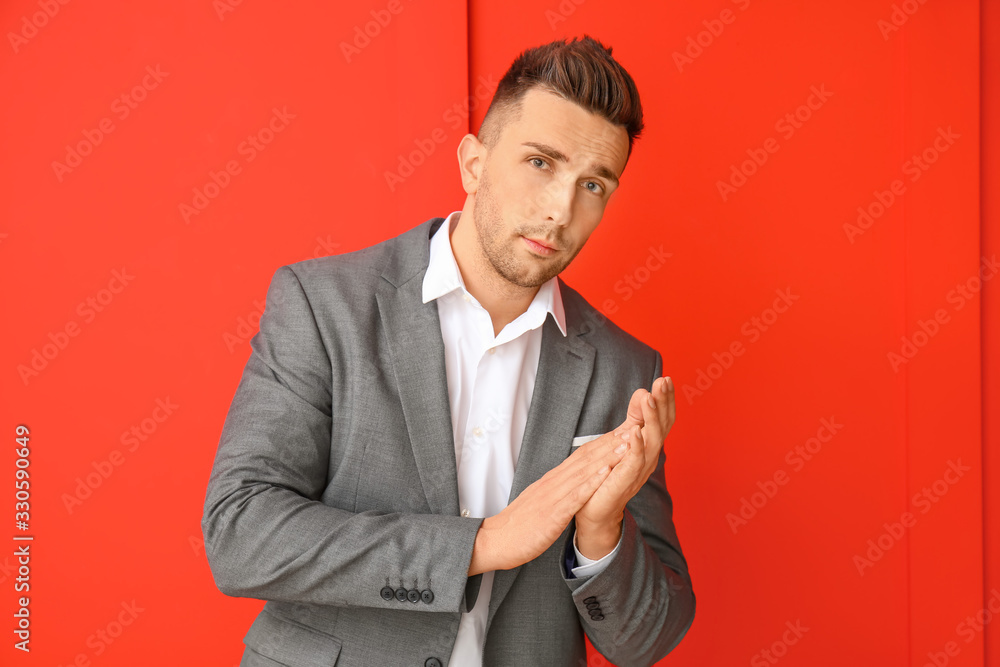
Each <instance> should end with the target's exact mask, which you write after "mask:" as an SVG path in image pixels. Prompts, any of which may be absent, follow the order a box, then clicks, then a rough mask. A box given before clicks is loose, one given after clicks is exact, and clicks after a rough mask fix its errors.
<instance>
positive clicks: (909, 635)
mask: <svg viewBox="0 0 1000 667" xmlns="http://www.w3.org/2000/svg"><path fill="white" fill-rule="evenodd" d="M899 37H900V49H899V51H900V73H901V76H900V82H901V85H900V88H901V90H900V107H901V108H900V116H901V117H902V122H901V123H900V124H899V125H900V128H901V129H902V135H903V136H902V146H901V148H902V152H903V153H904V154H905V151H906V130H907V123H908V122H909V119H908V118H907V116H906V31H905V30H900V35H899ZM902 205H903V206H902V208H903V211H902V213H903V221H902V222H903V225H902V226H903V335H904V336H905V335H906V327H907V323H908V322H909V318H908V317H907V299H908V298H909V294H910V290H909V274H908V272H907V269H908V262H907V261H906V260H907V253H908V252H909V247H908V245H907V234H906V231H907V227H908V224H907V223H908V220H909V218H908V217H907V215H906V201H903V202H902ZM904 366H905V367H904V368H903V470H904V474H903V490H904V496H903V508H904V510H905V509H907V508H908V507H909V505H908V501H909V498H910V475H911V474H913V467H912V466H911V465H910V447H911V443H910V369H909V366H908V365H904ZM910 547H911V540H906V544H905V548H906V664H908V665H912V664H913V595H912V590H913V550H912V549H911V548H910Z"/></svg>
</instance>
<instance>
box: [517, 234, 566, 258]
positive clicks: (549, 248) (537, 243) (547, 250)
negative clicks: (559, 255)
mask: <svg viewBox="0 0 1000 667" xmlns="http://www.w3.org/2000/svg"><path fill="white" fill-rule="evenodd" d="M521 238H523V239H524V241H525V243H527V245H528V247H529V248H531V249H532V250H534V251H535V252H537V253H540V254H542V255H550V254H552V253H554V252H555V251H556V250H558V248H556V247H555V246H554V245H553V244H551V243H549V242H548V241H542V240H536V239H532V238H528V237H527V236H522V237H521Z"/></svg>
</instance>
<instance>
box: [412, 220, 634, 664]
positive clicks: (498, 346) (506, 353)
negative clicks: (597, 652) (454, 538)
mask: <svg viewBox="0 0 1000 667" xmlns="http://www.w3.org/2000/svg"><path fill="white" fill-rule="evenodd" d="M461 213H462V212H461V211H454V212H453V213H451V214H450V215H449V216H448V217H447V218H446V219H445V221H444V222H443V223H442V224H441V226H440V227H439V228H438V230H437V231H436V232H435V234H434V236H433V237H432V238H431V241H430V263H429V265H428V267H427V272H426V274H425V275H424V281H423V302H424V303H428V302H429V301H431V300H434V299H437V307H438V316H439V318H440V321H441V335H442V337H443V338H444V352H445V367H446V372H447V378H448V397H449V399H450V403H451V420H452V431H453V433H454V437H455V461H456V464H457V469H458V499H459V505H460V507H461V513H462V516H467V517H483V518H485V517H489V516H493V515H494V514H498V513H499V512H500V511H501V510H502V509H503V508H504V507H506V506H507V498H508V497H509V496H510V487H511V484H512V482H513V480H514V468H515V466H516V465H517V457H518V454H519V452H520V450H521V437H522V436H523V435H524V427H525V424H526V423H527V419H528V407H529V406H530V405H531V395H532V393H533V390H534V386H535V373H536V372H537V370H538V356H539V352H540V351H541V344H542V325H543V324H544V323H545V320H546V318H547V317H548V314H549V313H552V317H553V318H554V319H555V321H556V323H557V324H558V325H559V330H560V331H561V332H562V335H563V336H565V335H566V316H565V313H564V312H563V303H562V296H561V294H560V292H559V283H558V282H557V280H556V278H555V277H553V278H552V279H551V280H549V281H548V282H546V283H544V284H543V285H542V286H541V287H540V288H539V289H538V293H537V294H535V298H534V299H533V300H532V302H531V304H530V305H529V306H528V309H527V310H526V311H524V312H523V313H521V315H519V316H518V317H517V318H516V319H515V320H514V321H513V322H510V323H509V324H507V326H505V327H504V328H503V330H502V331H501V332H500V334H499V335H497V336H494V334H493V320H492V319H491V317H490V314H489V313H488V312H487V311H486V309H485V308H483V307H482V305H480V303H479V301H477V300H476V298H475V297H474V296H472V295H471V294H470V293H469V292H468V290H466V288H465V281H464V280H463V279H462V274H461V272H460V271H459V268H458V263H457V262H456V261H455V254H454V252H453V251H452V247H451V233H452V231H453V230H454V227H455V225H456V224H457V222H458V218H459V217H460V216H461ZM620 544H621V541H620V540H619V545H620ZM573 549H574V551H575V552H576V559H577V563H579V564H580V565H578V566H577V567H574V568H573V574H574V575H575V576H577V577H579V578H583V577H586V576H590V575H594V574H597V573H598V572H600V571H601V570H603V569H604V568H605V567H606V566H607V564H608V561H609V560H610V559H611V558H612V557H613V556H614V555H615V553H616V552H617V551H618V546H616V547H615V549H614V551H612V552H611V553H610V554H608V555H607V556H605V557H604V558H601V559H600V560H597V561H594V560H590V559H588V558H586V557H584V556H583V555H582V554H581V553H580V552H579V550H577V549H576V536H575V535H574V538H573ZM492 587H493V572H485V573H483V579H482V584H481V586H480V589H479V596H478V597H477V598H476V602H475V605H474V606H473V608H472V610H471V611H469V612H466V613H463V614H462V620H461V623H460V624H459V628H458V636H457V638H456V640H455V647H454V650H453V651H452V655H451V660H450V661H449V664H450V665H454V666H457V667H480V666H481V665H482V648H483V644H484V643H485V639H486V637H485V635H486V620H487V615H488V613H489V604H490V597H491V595H492Z"/></svg>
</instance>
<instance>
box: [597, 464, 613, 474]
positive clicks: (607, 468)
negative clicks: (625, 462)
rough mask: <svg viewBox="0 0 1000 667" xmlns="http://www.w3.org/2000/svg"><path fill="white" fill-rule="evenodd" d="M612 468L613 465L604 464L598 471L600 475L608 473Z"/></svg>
mask: <svg viewBox="0 0 1000 667" xmlns="http://www.w3.org/2000/svg"><path fill="white" fill-rule="evenodd" d="M610 469H611V466H604V467H603V468H601V469H600V470H598V471H597V474H598V475H603V474H604V473H606V472H607V471H608V470H610Z"/></svg>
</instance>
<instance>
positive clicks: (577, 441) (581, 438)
mask: <svg viewBox="0 0 1000 667" xmlns="http://www.w3.org/2000/svg"><path fill="white" fill-rule="evenodd" d="M602 435H604V434H603V433H598V434H596V435H578V436H576V437H575V438H573V446H572V447H571V448H570V450H569V451H570V454H572V453H573V452H575V451H576V448H577V447H579V446H580V445H582V444H584V443H585V442H590V441H591V440H597V439H598V438H600V437H601V436H602Z"/></svg>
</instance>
